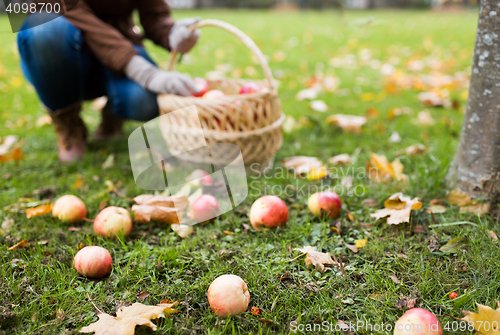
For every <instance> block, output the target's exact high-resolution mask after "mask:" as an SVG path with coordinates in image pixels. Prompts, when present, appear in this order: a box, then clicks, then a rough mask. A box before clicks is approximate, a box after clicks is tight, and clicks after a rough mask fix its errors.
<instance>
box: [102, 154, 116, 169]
mask: <svg viewBox="0 0 500 335" xmlns="http://www.w3.org/2000/svg"><path fill="white" fill-rule="evenodd" d="M114 165H115V154H109V156H108V157H107V158H106V160H105V161H104V163H102V166H101V167H102V169H103V170H107V169H110V168H112V167H113V166H114Z"/></svg>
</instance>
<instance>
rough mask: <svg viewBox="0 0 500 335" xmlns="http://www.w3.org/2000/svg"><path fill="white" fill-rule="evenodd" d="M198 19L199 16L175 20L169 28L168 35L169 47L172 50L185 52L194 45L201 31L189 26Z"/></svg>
mask: <svg viewBox="0 0 500 335" xmlns="http://www.w3.org/2000/svg"><path fill="white" fill-rule="evenodd" d="M198 21H200V18H199V17H196V18H185V19H180V20H177V21H175V23H174V25H173V26H172V29H170V35H169V40H170V48H172V50H175V51H177V52H179V53H181V54H185V53H188V52H189V50H191V49H192V48H193V47H194V45H195V44H196V42H197V41H198V38H199V37H200V35H201V31H200V30H199V29H196V30H191V29H189V26H191V25H193V24H195V23H196V22H198Z"/></svg>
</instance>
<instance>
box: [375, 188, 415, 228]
mask: <svg viewBox="0 0 500 335" xmlns="http://www.w3.org/2000/svg"><path fill="white" fill-rule="evenodd" d="M384 206H385V208H383V209H379V210H378V211H376V212H375V213H373V214H370V216H371V217H373V218H376V219H381V218H384V217H386V216H388V218H387V223H388V224H400V223H401V222H410V213H411V211H412V210H416V209H420V208H422V203H421V202H420V201H418V198H413V199H412V198H411V197H409V196H406V195H403V193H401V192H399V193H395V194H393V195H391V196H390V197H389V199H387V200H386V201H385V202H384Z"/></svg>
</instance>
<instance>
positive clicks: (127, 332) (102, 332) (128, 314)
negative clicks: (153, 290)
mask: <svg viewBox="0 0 500 335" xmlns="http://www.w3.org/2000/svg"><path fill="white" fill-rule="evenodd" d="M175 306H176V303H172V304H161V305H158V306H146V305H143V304H141V303H138V302H136V303H135V304H133V305H132V306H129V307H121V308H120V309H119V310H118V312H116V317H113V316H111V315H109V314H106V313H101V314H99V315H98V317H99V320H98V321H96V322H94V323H92V324H90V325H89V326H87V327H83V328H82V329H80V333H92V332H94V333H95V335H134V333H135V327H136V326H147V327H149V328H151V329H152V330H153V331H155V330H156V325H155V324H154V323H152V322H151V320H153V319H158V318H164V317H165V313H167V314H168V315H170V314H172V313H176V312H177V310H176V309H174V308H173V307H175Z"/></svg>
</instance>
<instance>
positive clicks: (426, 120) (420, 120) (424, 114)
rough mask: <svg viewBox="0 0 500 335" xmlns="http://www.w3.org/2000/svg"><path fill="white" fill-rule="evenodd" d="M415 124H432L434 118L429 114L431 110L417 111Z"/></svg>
mask: <svg viewBox="0 0 500 335" xmlns="http://www.w3.org/2000/svg"><path fill="white" fill-rule="evenodd" d="M415 123H416V124H419V125H421V126H432V125H433V124H434V123H436V122H435V121H434V119H433V118H432V116H431V112H429V111H427V110H425V111H421V112H420V113H418V116H417V119H416V120H415Z"/></svg>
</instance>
